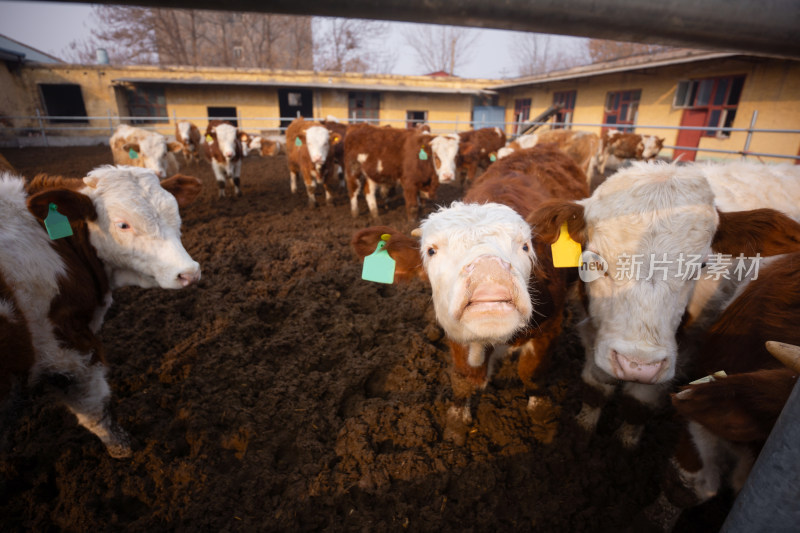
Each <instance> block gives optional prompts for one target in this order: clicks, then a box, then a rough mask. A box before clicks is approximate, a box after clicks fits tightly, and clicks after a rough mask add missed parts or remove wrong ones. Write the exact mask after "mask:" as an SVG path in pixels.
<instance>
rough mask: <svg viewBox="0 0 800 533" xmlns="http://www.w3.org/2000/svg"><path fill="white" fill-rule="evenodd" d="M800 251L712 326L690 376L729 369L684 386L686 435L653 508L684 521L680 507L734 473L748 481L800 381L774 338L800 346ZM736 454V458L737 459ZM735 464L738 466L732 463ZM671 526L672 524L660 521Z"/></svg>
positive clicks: (680, 409) (764, 273)
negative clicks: (778, 354)
mask: <svg viewBox="0 0 800 533" xmlns="http://www.w3.org/2000/svg"><path fill="white" fill-rule="evenodd" d="M798 264H800V252H795V253H791V254H786V255H781V256H776V257H775V258H773V259H770V260H768V261H767V264H766V265H765V266H764V267H763V269H762V270H761V272H759V275H758V278H757V279H753V280H751V281H750V282H749V283H748V284H747V285H746V286H745V287H744V288H743V289H742V290H741V291H740V292H739V293H738V295H737V296H735V297H734V298H733V299H732V301H731V302H730V303H729V304H728V305H727V307H726V308H725V310H724V312H723V313H722V314H721V315H720V317H719V319H718V320H717V321H716V322H715V323H714V324H713V326H712V327H711V328H710V329H709V330H708V332H707V333H706V335H705V336H704V337H703V339H702V340H701V342H700V347H699V349H698V352H697V354H696V355H695V357H694V358H693V360H692V361H690V362H689V368H688V369H687V372H686V374H687V376H688V377H687V381H688V380H696V379H698V378H702V377H704V376H708V375H711V374H713V373H715V372H717V371H720V370H721V371H724V372H725V373H726V374H727V377H718V378H715V379H714V380H712V381H711V382H707V383H698V384H691V385H688V386H685V387H682V389H681V391H680V392H678V393H677V394H673V395H672V403H673V405H674V406H675V408H676V411H677V413H678V415H680V416H681V417H682V418H683V425H682V426H681V432H682V433H681V436H680V439H679V441H678V444H677V447H676V450H675V454H674V457H673V460H672V462H671V465H670V466H669V472H668V476H667V480H668V483H667V484H666V486H665V487H664V493H662V495H661V497H660V498H659V500H658V501H657V502H656V503H655V504H653V506H652V507H651V508H650V509H648V510H647V511H646V514H647V515H649V516H650V517H651V519H653V520H654V517H656V516H668V517H672V518H673V519H674V520H676V519H677V517H678V515H679V513H680V510H681V509H682V508H686V507H689V506H692V505H696V504H698V503H701V502H703V501H706V500H708V499H709V498H711V497H712V496H714V495H715V494H716V493H717V491H718V490H719V488H720V486H721V485H722V483H724V476H723V475H724V474H728V473H732V478H731V480H730V481H731V485H732V486H733V488H734V489H735V490H736V491H738V490H740V489H741V487H742V485H743V484H744V481H745V479H746V478H747V474H748V473H749V471H750V468H751V467H752V464H753V461H754V460H755V458H756V456H757V455H758V452H759V451H760V449H761V447H762V446H763V444H764V442H765V441H766V439H767V437H768V436H769V433H770V430H771V429H772V426H773V425H774V423H775V420H776V419H777V417H778V415H779V414H780V411H781V409H782V407H783V405H784V403H785V402H786V399H787V398H788V397H789V393H791V391H792V388H793V386H794V384H795V382H796V380H797V374H798V371H797V370H792V369H789V368H784V367H783V366H782V365H781V363H780V362H779V361H778V360H777V359H775V358H774V357H772V356H771V355H770V353H769V352H768V347H767V341H770V340H772V341H780V342H783V343H786V344H791V345H799V344H800V328H798V327H797V317H798V316H800V269H798V268H797V267H798ZM731 459H733V461H731ZM731 463H733V465H734V466H735V468H732V469H728V468H727V467H726V465H730V464H731ZM660 525H662V527H664V528H665V529H669V528H671V524H669V523H667V524H660Z"/></svg>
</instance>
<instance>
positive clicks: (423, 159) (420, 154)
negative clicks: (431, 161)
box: [419, 148, 428, 161]
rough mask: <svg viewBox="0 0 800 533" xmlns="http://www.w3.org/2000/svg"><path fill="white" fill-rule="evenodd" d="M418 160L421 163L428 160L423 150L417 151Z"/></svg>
mask: <svg viewBox="0 0 800 533" xmlns="http://www.w3.org/2000/svg"><path fill="white" fill-rule="evenodd" d="M419 158H420V159H421V160H422V161H427V160H428V154H427V152H425V148H420V149H419Z"/></svg>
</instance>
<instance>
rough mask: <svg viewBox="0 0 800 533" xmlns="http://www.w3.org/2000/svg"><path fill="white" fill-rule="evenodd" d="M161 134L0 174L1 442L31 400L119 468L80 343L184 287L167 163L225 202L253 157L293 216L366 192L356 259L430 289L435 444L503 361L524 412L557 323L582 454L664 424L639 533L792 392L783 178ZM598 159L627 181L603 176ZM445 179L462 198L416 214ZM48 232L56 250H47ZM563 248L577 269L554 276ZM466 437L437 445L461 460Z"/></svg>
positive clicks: (791, 205) (598, 150) (323, 138)
mask: <svg viewBox="0 0 800 533" xmlns="http://www.w3.org/2000/svg"><path fill="white" fill-rule="evenodd" d="M175 138H176V140H175V142H167V139H166V137H164V136H162V135H160V134H157V133H153V132H151V131H148V130H144V129H141V128H135V127H131V126H127V125H123V126H120V127H119V128H118V129H117V131H116V132H115V133H114V135H113V136H112V137H111V138H110V140H109V144H110V147H111V150H112V155H113V160H114V163H115V164H116V165H117V166H104V167H100V168H97V169H95V170H93V171H92V172H90V173H89V174H88V175H87V176H86V177H84V178H83V179H68V178H60V177H54V176H46V175H39V176H36V177H34V178H32V179H28V180H26V179H24V178H22V177H19V176H16V175H15V174H14V173H13V172H12V171H11V169H10V168H9V171H4V173H3V174H0V227H2V228H3V231H2V232H1V233H0V345H2V346H3V352H4V355H3V359H2V360H0V371H1V373H0V399H2V400H3V402H4V404H3V411H2V413H0V414H2V419H0V420H1V421H2V423H3V424H4V427H3V430H4V431H5V430H6V429H7V427H6V426H7V425H9V424H13V423H14V419H15V413H14V409H13V408H12V407H10V406H13V403H14V402H13V398H14V396H15V395H18V394H23V393H29V392H31V391H32V392H33V393H42V391H43V390H47V391H48V392H49V393H52V394H54V395H55V397H57V398H58V399H59V400H60V401H61V402H62V403H63V404H64V405H65V406H66V407H67V408H68V409H69V410H70V411H71V412H72V413H74V414H75V416H76V418H77V420H78V422H79V423H80V424H81V425H82V426H84V427H85V428H87V429H88V430H89V431H91V432H92V433H94V434H95V435H97V437H98V438H100V440H101V441H102V442H103V443H104V444H105V446H106V448H107V450H108V453H109V454H110V455H112V456H113V457H116V458H120V459H122V458H126V457H128V456H130V455H131V445H130V439H129V437H128V434H127V433H126V431H125V429H124V428H122V427H120V425H119V424H117V423H116V422H115V421H114V419H113V417H112V416H111V414H110V412H109V409H108V405H109V398H110V394H111V393H110V388H109V384H108V382H107V377H106V376H107V373H108V371H107V368H106V363H105V361H106V359H105V357H104V349H103V344H102V342H101V340H100V337H99V331H100V329H101V327H102V323H103V318H104V316H105V314H106V311H107V310H108V309H109V307H110V305H111V301H112V300H111V294H112V291H113V290H114V289H117V288H120V287H123V286H138V287H161V288H171V289H180V288H183V287H187V286H189V285H192V284H195V283H196V282H197V281H198V280H199V279H200V272H201V266H200V265H199V264H198V263H197V262H195V261H194V260H193V259H192V258H191V257H190V256H189V254H188V253H187V252H186V250H185V249H184V248H183V245H182V244H181V233H180V226H181V218H180V214H179V208H180V209H183V208H185V207H186V206H188V205H189V204H191V203H192V201H194V199H195V198H196V197H197V195H198V194H199V193H200V189H201V183H200V181H199V180H197V179H196V178H193V177H190V176H185V175H181V174H179V173H178V172H179V159H178V158H177V157H176V154H178V153H182V158H183V160H184V161H186V162H193V161H201V160H206V161H208V162H209V163H210V165H211V168H212V170H213V174H214V177H215V180H216V183H217V186H218V193H219V197H220V200H218V201H221V202H224V201H227V200H224V199H222V198H223V197H225V196H226V192H227V191H230V194H232V195H233V196H240V195H241V194H242V176H241V168H242V159H243V158H244V157H247V156H248V154H250V153H255V154H257V155H259V156H265V157H270V156H274V155H278V154H280V153H285V154H286V159H287V161H288V177H289V187H290V188H291V191H292V192H293V193H294V192H296V191H297V178H298V174H299V175H300V176H301V177H302V179H303V182H304V184H305V191H306V194H307V197H308V205H309V206H310V207H315V206H316V196H317V192H318V191H317V188H318V187H320V188H321V189H322V190H323V192H324V196H325V200H326V203H329V204H331V203H332V199H333V198H334V197H335V195H336V194H337V192H339V191H341V190H345V191H346V194H347V197H348V199H349V205H350V210H351V214H352V215H353V217H359V216H360V215H361V209H360V206H359V198H358V197H359V194H360V193H362V194H363V196H364V198H365V200H366V205H367V214H368V216H369V218H370V220H371V221H372V223H375V224H377V225H374V226H370V227H366V228H364V229H361V230H359V231H357V232H356V233H355V234H354V235H353V237H352V242H351V246H352V249H353V250H354V251H355V254H356V255H357V256H358V257H359V258H360V259H364V258H366V257H368V256H371V255H373V254H374V253H377V250H378V249H379V248H380V247H381V246H383V247H384V250H385V252H386V253H388V256H389V257H390V258H391V259H392V260H393V261H394V264H395V266H394V275H393V277H394V281H395V282H401V283H402V282H407V281H409V280H411V279H414V278H421V279H423V280H425V281H426V283H428V284H429V285H430V290H431V293H432V303H433V309H434V313H435V320H436V322H437V323H438V325H439V326H440V327H441V328H442V329H443V330H444V335H445V339H446V343H447V346H448V348H449V352H450V358H451V365H452V376H453V378H452V380H451V387H452V405H451V406H450V407H449V410H448V412H447V418H448V424H449V425H450V427H469V426H470V425H473V424H476V423H479V421H477V422H476V420H475V414H476V412H477V405H478V404H479V402H480V392H481V390H483V389H484V388H485V387H486V386H487V384H489V383H490V381H491V379H492V374H493V371H494V369H496V368H497V365H498V364H499V361H501V360H502V359H503V358H504V357H508V356H510V354H513V356H514V357H516V358H518V365H517V374H518V376H519V379H520V380H521V382H522V384H523V386H524V388H525V392H526V396H527V406H528V408H529V409H535V408H536V406H537V405H538V404H539V403H540V402H541V401H543V399H542V397H541V395H540V394H539V390H540V387H541V385H542V384H543V383H546V382H547V380H548V362H549V360H550V358H551V357H552V352H553V348H554V346H556V345H557V344H558V342H559V339H560V338H561V336H562V333H563V331H564V329H565V327H567V325H566V324H567V322H566V321H565V316H566V315H567V314H575V315H577V316H578V317H579V318H578V320H577V321H576V322H577V324H578V325H577V329H578V334H579V337H580V339H581V343H582V346H583V349H584V351H585V362H584V367H583V372H582V374H581V380H582V391H583V393H582V397H581V398H580V401H581V408H580V412H578V413H577V414H576V415H575V417H576V422H577V424H579V425H580V427H581V428H583V430H584V431H585V434H586V438H587V439H591V438H592V434H593V433H594V432H595V430H596V427H597V424H598V420H599V419H600V415H601V412H602V410H603V409H604V407H605V406H606V405H607V404H608V403H609V402H610V401H612V399H613V398H614V397H615V396H619V398H618V399H617V400H616V401H617V402H618V403H619V406H620V408H619V409H620V413H621V416H622V418H623V422H622V423H621V425H620V426H619V427H618V428H617V430H616V437H617V438H618V441H619V443H620V444H621V445H622V446H624V447H625V448H628V449H634V448H636V447H637V446H639V445H640V442H641V440H642V432H643V430H644V427H645V423H646V422H647V421H648V419H649V418H650V416H651V413H652V412H654V410H656V409H661V408H663V407H664V406H665V405H669V404H671V405H672V406H673V407H674V413H675V414H674V416H675V420H676V421H677V425H676V427H678V428H680V432H681V436H680V438H678V439H676V442H677V444H676V446H675V449H674V456H673V460H672V461H671V463H670V465H669V468H670V473H669V475H667V476H665V479H667V480H669V482H668V483H667V482H665V483H664V486H663V487H662V489H663V490H662V493H661V495H660V496H659V497H658V499H657V500H656V501H654V502H653V503H652V505H651V506H650V507H648V508H646V509H643V510H642V514H641V516H640V517H637V520H641V521H643V522H649V523H650V524H651V525H653V526H657V527H658V528H659V529H662V530H671V529H672V527H673V525H674V524H675V522H676V520H677V519H678V517H679V515H680V513H681V512H682V511H683V510H684V509H686V508H688V507H691V506H694V505H697V504H699V503H701V502H703V501H706V500H708V499H709V498H711V497H712V496H714V495H715V494H716V493H717V492H718V491H720V490H721V488H722V487H723V485H725V484H730V486H732V487H733V489H734V490H739V489H740V488H741V487H742V485H743V483H744V481H745V479H746V477H747V474H748V472H749V470H750V468H751V467H752V464H753V462H754V459H755V457H756V456H757V454H758V451H759V450H760V447H761V446H762V445H763V444H764V442H765V440H766V438H767V436H768V435H769V432H770V429H771V427H772V425H773V424H774V422H775V420H776V418H777V416H778V414H779V413H780V410H781V408H782V406H783V404H784V403H785V401H786V399H787V398H788V395H789V393H790V392H791V390H792V387H793V385H794V383H795V381H796V378H797V374H798V364H797V363H796V362H795V363H792V362H791V361H790V359H791V358H792V357H794V358H795V359H796V358H797V357H798V351H800V348H796V347H797V346H798V345H800V328H798V327H797V326H796V324H795V323H796V321H797V319H798V317H800V269H798V268H797V265H798V264H799V263H800V222H798V221H800V167H798V166H788V165H766V164H761V163H752V162H728V163H692V164H675V163H672V164H670V163H665V162H663V161H651V160H652V159H653V158H655V156H656V155H657V154H658V152H659V150H660V149H661V146H662V144H663V139H660V138H656V137H652V136H642V135H635V134H631V133H622V132H607V133H604V134H603V135H602V136H598V135H595V134H592V133H588V132H581V131H575V130H565V129H558V130H551V131H546V132H542V133H535V134H530V135H524V136H521V137H518V138H516V139H514V140H513V141H510V142H507V139H506V136H505V134H504V133H503V132H502V131H501V130H500V129H498V128H483V129H478V130H472V131H468V132H461V133H459V134H434V133H431V131H430V129H429V128H427V127H422V128H420V127H415V128H408V129H400V128H391V127H377V126H373V125H370V124H354V125H350V126H345V125H344V124H341V123H339V122H338V121H336V120H335V119H333V118H331V117H329V118H328V119H327V120H324V121H312V120H305V119H303V118H298V119H296V120H294V121H293V122H292V123H291V124H290V125H289V126H288V128H287V130H286V132H285V136H283V137H278V136H268V135H261V134H250V133H246V132H243V131H240V130H238V129H237V128H236V127H235V126H233V125H232V124H230V123H227V122H224V121H218V120H213V121H210V122H209V124H208V126H207V128H206V130H205V133H204V134H202V133H201V131H200V129H199V128H198V127H197V126H195V125H194V124H191V123H190V122H187V121H181V122H178V123H177V124H176V129H175ZM612 158H617V159H631V160H635V161H634V162H632V163H631V164H630V165H623V166H620V168H618V169H617V170H616V171H615V172H614V173H613V174H612V175H611V176H609V177H607V178H606V176H605V174H606V166H607V164H608V162H609V160H611V159H612ZM8 166H9V167H10V165H8ZM244 180H245V183H246V180H247V176H245V177H244ZM448 182H453V183H455V185H456V186H458V187H460V188H461V190H462V191H463V195H462V197H461V198H460V200H459V201H456V202H453V203H452V204H451V205H449V206H442V207H439V208H437V209H435V210H434V211H433V212H432V213H430V214H429V215H428V216H426V217H421V215H422V213H423V212H424V211H423V210H422V205H423V202H425V201H434V202H435V199H436V192H437V188H438V187H439V185H440V184H443V183H448ZM397 186H399V188H400V191H401V195H402V198H403V201H404V204H405V210H406V217H407V220H408V224H409V227H407V228H400V229H398V228H394V227H390V226H385V225H380V222H381V221H380V219H381V217H380V206H379V200H378V193H379V192H380V193H381V194H382V195H383V196H384V197H387V196H389V195H390V194H391V193H392V191H393V189H394V188H395V187H397ZM333 208H335V207H333ZM59 215H60V216H62V217H66V220H67V222H66V223H65V224H66V229H64V226H63V225H62V226H61V228H62V230H63V231H66V233H68V234H69V235H67V236H63V237H60V238H55V237H52V236H53V235H54V233H57V231H56V230H55V229H54V228H55V224H56V223H57V222H56V218H58V217H59ZM51 217H56V218H51ZM420 218H422V219H421V220H420ZM412 229H413V231H407V230H412ZM563 240H568V241H573V244H574V246H576V247H577V252H574V253H573V256H574V257H573V262H572V263H570V266H567V267H557V266H556V265H555V263H556V262H557V261H554V257H555V256H556V254H559V255H561V252H559V251H557V247H558V245H557V244H555V243H556V242H557V241H559V242H561V241H563ZM379 243H383V244H382V245H380V246H379ZM575 243H577V244H575ZM575 249H576V248H573V250H575ZM354 281H355V280H354ZM145 312H146V311H145ZM768 341H772V343H769V342H768ZM776 343H778V344H776ZM768 346H769V349H768ZM782 361H783V362H782ZM792 364H794V366H792ZM720 371H723V372H722V373H720ZM459 435H460V436H459ZM463 435H464V433H463V432H461V433H459V432H456V431H453V432H449V433H447V432H446V433H445V438H451V439H452V440H454V441H455V443H456V444H457V445H463V444H464V437H463ZM2 443H3V440H2V439H0V445H2ZM586 453H591V450H590V449H587V451H586Z"/></svg>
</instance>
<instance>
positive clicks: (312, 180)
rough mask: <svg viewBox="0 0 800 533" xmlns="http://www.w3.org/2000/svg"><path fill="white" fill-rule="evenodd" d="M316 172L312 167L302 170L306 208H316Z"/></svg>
mask: <svg viewBox="0 0 800 533" xmlns="http://www.w3.org/2000/svg"><path fill="white" fill-rule="evenodd" d="M317 176H318V174H317V171H316V169H314V168H313V167H310V168H304V169H303V181H304V182H305V184H306V195H307V196H308V207H316V206H317V198H316V196H314V195H315V193H316V192H317V182H316V179H317Z"/></svg>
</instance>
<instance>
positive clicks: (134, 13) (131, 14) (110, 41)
mask: <svg viewBox="0 0 800 533" xmlns="http://www.w3.org/2000/svg"><path fill="white" fill-rule="evenodd" d="M93 9H94V12H93V15H94V16H95V17H96V18H97V23H96V24H95V26H96V27H97V28H102V29H92V31H91V35H90V37H89V38H88V39H87V40H83V41H80V40H75V41H72V42H70V44H69V45H68V47H67V49H66V50H65V51H64V57H65V58H67V59H68V60H71V61H76V62H79V63H92V62H94V60H95V51H96V50H97V49H98V48H104V49H105V50H106V51H107V52H108V57H109V60H110V61H111V63H116V64H127V65H147V64H155V63H156V62H157V60H158V56H157V54H156V53H155V50H156V45H155V31H154V30H153V21H152V14H151V10H150V9H146V8H140V7H122V6H110V5H100V6H94V8H93Z"/></svg>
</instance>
